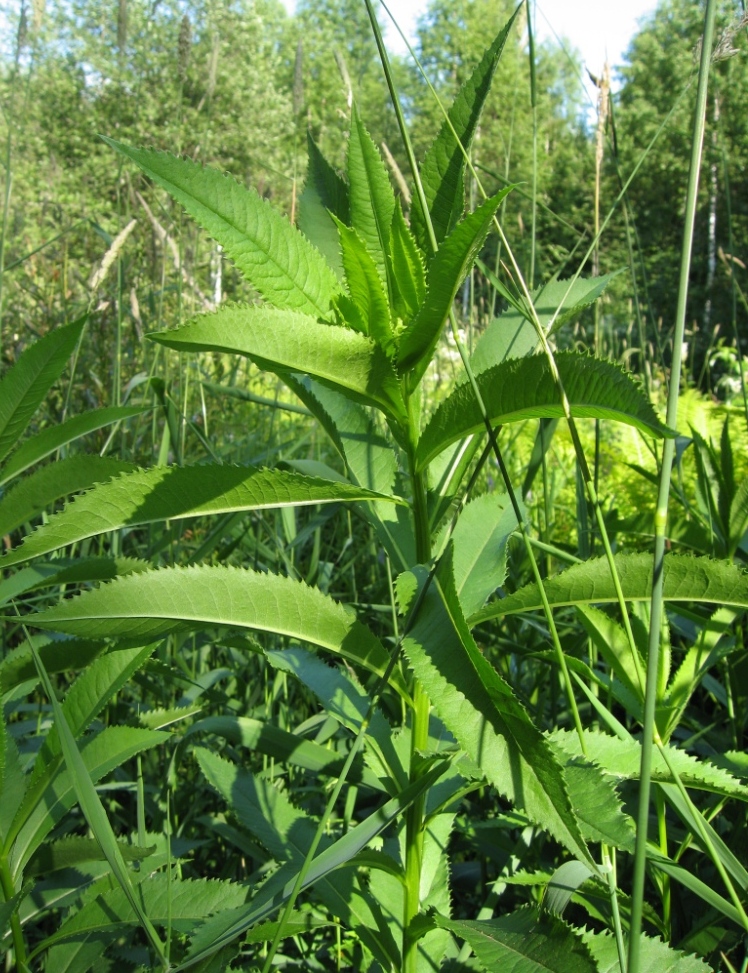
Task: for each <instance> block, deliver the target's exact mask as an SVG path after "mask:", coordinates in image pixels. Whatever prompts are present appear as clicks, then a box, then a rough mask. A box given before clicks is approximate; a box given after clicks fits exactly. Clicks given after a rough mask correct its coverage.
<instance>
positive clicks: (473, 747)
mask: <svg viewBox="0 0 748 973" xmlns="http://www.w3.org/2000/svg"><path fill="white" fill-rule="evenodd" d="M417 577H418V580H416V578H417ZM424 580H425V576H424V574H423V569H419V570H418V576H417V575H416V574H415V572H411V573H409V574H407V575H402V576H401V578H400V580H399V581H398V592H399V598H400V601H401V604H402V603H403V602H408V603H409V602H410V600H411V599H412V598H413V597H414V596H415V590H416V587H417V585H420V584H423V583H424ZM403 651H404V652H405V655H406V657H407V659H408V661H409V663H410V665H411V667H412V668H413V671H414V673H415V675H416V676H417V678H418V679H419V680H420V682H421V684H422V685H423V687H424V689H425V690H426V692H427V693H428V695H429V697H430V698H431V699H432V700H433V701H434V707H435V709H436V711H437V712H438V714H439V716H440V718H441V719H442V721H443V722H444V724H445V726H446V727H447V729H448V730H450V732H451V733H453V734H454V736H455V738H456V739H457V741H458V743H459V744H460V746H461V747H462V749H463V750H465V752H466V753H467V754H468V756H469V757H470V758H471V759H472V760H474V761H475V762H476V763H477V764H478V765H479V766H480V768H481V770H482V771H483V773H484V774H485V775H486V778H487V780H488V781H489V782H490V783H491V784H493V786H494V787H496V789H497V790H498V791H499V793H501V794H503V795H504V796H506V797H507V798H508V799H509V800H511V801H513V802H514V803H515V804H517V806H518V807H520V808H521V809H522V810H523V811H524V813H526V814H527V815H528V817H530V818H531V820H533V821H535V822H536V823H538V824H540V825H541V826H542V827H543V828H545V829H546V830H547V831H549V832H550V833H551V834H552V835H553V836H554V837H555V838H556V839H557V840H558V841H560V842H561V843H562V844H563V845H564V846H565V847H567V848H568V849H569V850H570V851H571V852H572V853H573V854H574V855H575V856H576V857H578V858H579V859H580V860H582V861H587V862H588V863H590V864H591V866H592V867H593V868H594V867H595V866H594V863H593V861H592V858H591V856H590V853H589V851H588V850H587V846H586V844H585V841H584V838H583V837H582V834H581V832H580V830H579V825H578V822H577V819H576V817H575V815H574V813H573V811H572V808H571V802H570V798H569V794H568V791H567V789H566V785H565V782H564V779H563V774H562V771H561V767H560V765H559V763H558V762H557V760H556V758H555V756H554V754H553V752H552V749H551V747H550V746H549V745H548V743H547V741H546V740H545V739H544V737H543V736H542V734H541V733H540V732H539V730H538V729H537V728H536V727H535V726H534V725H533V723H532V722H531V720H530V718H529V716H528V715H527V713H526V711H525V710H524V709H523V707H522V705H521V704H520V703H519V701H518V700H517V699H516V698H515V696H514V694H513V693H512V691H511V689H510V688H509V686H508V685H507V683H506V682H504V680H503V679H502V677H501V676H500V675H499V673H498V672H497V671H496V670H495V669H494V668H493V666H491V665H490V664H489V662H488V661H487V660H486V659H485V658H484V657H483V655H482V654H481V652H480V650H479V649H478V647H477V646H476V644H475V642H474V641H473V639H472V636H471V635H470V632H469V631H468V628H467V625H466V623H465V621H464V619H463V618H462V616H461V613H460V609H459V604H458V601H457V595H456V593H455V591H454V580H453V579H452V566H451V559H450V558H449V556H447V558H445V559H443V560H442V564H441V567H440V570H439V572H438V574H437V577H436V578H435V579H434V581H433V582H432V584H431V586H430V588H429V591H428V593H427V594H426V598H425V601H424V604H423V606H422V608H421V610H420V612H419V614H418V618H417V620H416V622H415V624H414V626H413V628H412V629H411V631H410V632H409V633H408V635H407V636H406V637H405V638H404V640H403Z"/></svg>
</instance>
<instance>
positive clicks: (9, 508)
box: [0, 453, 137, 537]
mask: <svg viewBox="0 0 748 973" xmlns="http://www.w3.org/2000/svg"><path fill="white" fill-rule="evenodd" d="M135 469H137V467H136V466H135V464H134V463H125V462H123V461H122V460H119V459H114V458H112V457H110V456H87V455H86V454H85V453H81V454H80V455H78V456H70V457H68V458H67V459H62V460H59V461H58V462H56V463H50V464H48V465H47V466H42V467H41V469H38V470H35V471H34V472H33V473H32V474H31V475H30V476H27V477H25V479H24V480H23V481H22V482H21V483H16V484H15V485H14V486H13V487H12V488H11V489H9V490H8V492H7V493H6V494H4V495H3V497H2V499H0V537H4V536H5V535H6V534H10V532H11V531H13V530H15V529H16V528H17V527H20V526H21V524H26V523H29V522H30V521H32V520H34V519H35V518H36V517H38V516H39V514H40V513H41V512H42V511H43V510H47V509H48V508H49V507H50V506H51V505H52V504H53V503H54V502H55V500H59V499H60V498H61V497H66V496H69V495H70V494H71V493H77V492H78V490H86V489H88V487H90V486H93V484H94V483H104V482H105V481H106V480H110V479H111V478H112V477H113V476H116V475H117V474H118V473H131V472H132V471H133V470H135Z"/></svg>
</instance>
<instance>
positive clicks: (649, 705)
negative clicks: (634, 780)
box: [629, 0, 716, 973]
mask: <svg viewBox="0 0 748 973" xmlns="http://www.w3.org/2000/svg"><path fill="white" fill-rule="evenodd" d="M715 14H716V4H715V2H714V0H707V4H706V13H705V17H704V31H703V35H702V47H701V63H700V65H699V86H698V91H697V94H696V111H695V116H694V126H693V139H692V143H691V164H690V170H689V175H688V192H687V195H686V216H685V222H684V227H683V247H682V251H681V266H680V284H679V287H678V304H677V309H676V314H675V331H674V338H673V362H672V367H671V370H670V388H669V391H668V404H667V424H668V425H669V426H670V427H671V428H675V426H676V422H677V419H678V393H679V390H680V375H681V362H682V352H683V337H684V332H685V325H686V303H687V299H688V274H689V269H690V266H691V249H692V246H693V230H694V222H695V218H696V203H697V198H698V187H699V174H700V170H701V151H702V146H703V142H704V125H705V117H706V98H707V85H708V80H709V62H710V59H711V53H712V38H713V36H714V19H715ZM674 456H675V441H674V440H672V439H667V440H666V441H665V445H664V447H663V451H662V466H661V469H660V486H659V493H658V497H657V512H656V514H655V525H654V528H655V539H654V572H653V581H652V609H651V615H650V627H649V645H648V657H647V685H646V693H645V697H644V727H643V734H642V759H641V771H640V776H639V779H640V782H641V783H640V789H639V809H638V814H637V829H636V852H635V858H634V883H633V889H632V894H631V932H630V939H629V973H639V968H640V940H641V927H642V913H643V907H644V879H645V873H646V866H647V833H648V826H649V796H650V783H651V775H652V747H653V741H654V734H655V703H656V700H657V680H658V669H659V655H660V629H661V626H662V608H663V598H662V594H663V560H664V555H665V527H666V525H667V508H668V496H669V494H670V475H671V469H672V464H673V458H674Z"/></svg>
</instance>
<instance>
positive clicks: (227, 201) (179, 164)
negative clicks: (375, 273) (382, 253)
mask: <svg viewBox="0 0 748 973" xmlns="http://www.w3.org/2000/svg"><path fill="white" fill-rule="evenodd" d="M104 141H105V142H106V143H107V145H109V146H111V147H112V148H113V149H116V150H117V152H120V153H121V154H122V155H124V156H125V158H127V159H130V160H131V161H133V162H134V163H135V164H136V165H137V166H140V168H141V169H142V170H143V172H144V173H145V174H146V175H147V176H149V178H151V179H153V181H154V182H155V183H157V184H158V185H159V186H161V187H162V188H163V189H165V190H166V191H167V192H168V193H169V195H171V196H172V197H173V198H174V199H176V200H177V202H178V203H181V204H182V206H184V208H185V209H186V210H187V212H188V213H189V214H190V216H192V217H193V219H195V220H197V222H198V223H199V224H200V225H201V226H202V227H203V229H205V230H207V231H208V233H210V235H211V236H212V237H213V239H214V240H216V241H217V242H218V243H220V244H221V246H222V247H223V249H224V250H225V251H226V253H227V254H228V255H229V257H231V259H232V260H233V261H234V263H235V264H236V266H237V267H238V268H239V270H240V271H241V273H242V274H243V275H244V277H245V278H246V279H247V280H248V281H249V282H250V284H252V286H253V287H254V288H255V290H257V291H258V292H259V293H260V294H262V296H263V297H264V298H265V300H266V301H268V302H269V303H270V304H273V305H275V306H276V307H279V308H285V309H287V310H291V311H301V312H303V313H305V314H311V315H313V316H314V317H318V316H324V315H325V314H326V313H327V311H328V310H329V307H330V301H331V300H332V297H333V295H334V294H335V292H336V291H337V289H338V286H337V281H336V279H335V274H334V273H333V271H332V270H331V269H330V267H329V265H328V264H327V261H326V260H325V259H324V257H323V256H322V254H321V253H320V252H319V251H318V250H317V249H316V248H315V247H313V246H312V244H311V243H309V241H308V240H307V239H306V238H305V237H304V236H303V234H301V233H299V232H298V230H296V229H295V227H293V226H292V225H291V224H290V223H289V221H288V220H287V219H286V217H285V216H283V215H282V214H281V213H279V212H278V211H277V210H274V209H273V208H272V206H270V204H269V203H268V202H266V200H264V199H262V198H261V197H260V196H258V194H257V193H256V192H255V191H254V190H253V189H246V188H245V187H244V186H241V185H240V184H239V183H238V182H236V181H235V180H234V179H231V178H230V177H229V176H224V175H223V173H221V172H219V171H218V170H217V169H212V168H210V167H208V166H201V165H198V164H197V163H195V162H191V161H189V160H188V159H179V158H177V157H176V156H173V155H168V154H167V153H165V152H154V151H153V150H151V149H136V148H132V147H131V146H128V145H122V144H121V143H118V142H115V141H114V140H113V139H109V138H104Z"/></svg>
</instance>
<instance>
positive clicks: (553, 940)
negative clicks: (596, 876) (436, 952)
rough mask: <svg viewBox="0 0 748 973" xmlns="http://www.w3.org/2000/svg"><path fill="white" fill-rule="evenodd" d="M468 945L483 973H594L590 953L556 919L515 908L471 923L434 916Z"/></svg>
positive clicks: (570, 931)
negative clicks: (502, 914)
mask: <svg viewBox="0 0 748 973" xmlns="http://www.w3.org/2000/svg"><path fill="white" fill-rule="evenodd" d="M434 919H435V922H436V924H437V925H438V926H441V927H442V928H443V929H449V930H451V931H452V932H453V933H454V934H455V935H456V936H459V937H460V938H461V939H464V940H465V941H466V942H467V943H469V945H470V946H471V947H472V949H473V952H474V953H475V955H476V957H477V958H478V962H479V963H480V964H481V967H482V968H483V969H484V970H486V973H494V971H495V970H501V973H598V967H597V964H596V963H595V961H594V959H593V958H592V953H591V952H590V950H589V949H588V947H587V946H586V945H585V944H584V943H583V942H582V940H581V939H580V938H579V937H578V936H577V935H576V934H575V933H574V932H573V931H572V929H570V928H569V926H567V925H566V924H565V923H563V922H562V921H561V920H560V919H556V918H554V917H552V916H548V915H545V916H543V917H538V914H537V913H536V911H535V910H534V909H530V908H524V909H518V910H517V911H516V912H510V913H509V914H508V915H504V916H500V917H499V918H497V919H487V920H484V921H482V922H473V921H470V920H467V919H446V918H444V917H443V916H439V915H437V916H435V917H434Z"/></svg>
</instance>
